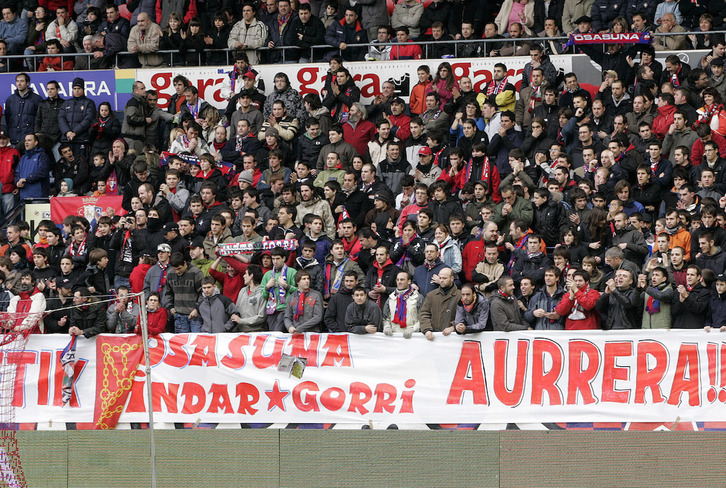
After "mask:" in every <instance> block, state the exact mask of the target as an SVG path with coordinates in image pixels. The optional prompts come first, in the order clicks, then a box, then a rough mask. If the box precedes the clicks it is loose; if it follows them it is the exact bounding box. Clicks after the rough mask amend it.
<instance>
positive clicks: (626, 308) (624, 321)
mask: <svg viewBox="0 0 726 488" xmlns="http://www.w3.org/2000/svg"><path fill="white" fill-rule="evenodd" d="M595 307H596V308H597V309H598V310H600V311H601V312H606V313H607V317H606V319H605V320H604V321H603V323H602V328H603V329H605V330H610V329H639V328H640V316H641V315H640V314H641V312H642V310H641V309H642V308H643V302H642V299H641V296H640V292H639V291H638V290H636V289H635V288H628V289H627V290H618V289H615V290H613V291H611V292H610V293H608V294H606V293H603V294H602V295H600V298H598V299H597V303H596V304H595Z"/></svg>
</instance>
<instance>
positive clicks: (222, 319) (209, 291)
mask: <svg viewBox="0 0 726 488" xmlns="http://www.w3.org/2000/svg"><path fill="white" fill-rule="evenodd" d="M214 285H215V282H214V278H212V277H211V276H207V277H206V278H204V279H203V280H202V298H201V299H200V300H199V303H198V304H197V308H196V309H194V310H192V312H191V313H190V314H189V318H196V317H197V316H198V317H199V319H200V320H201V322H202V330H201V332H202V333H204V334H210V333H211V334H218V333H221V332H232V331H233V330H234V328H235V327H236V324H237V323H238V322H239V321H240V319H241V317H240V315H239V310H238V309H237V306H236V305H235V304H234V302H232V300H230V299H229V298H228V297H226V296H224V295H222V294H220V293H219V290H218V289H217V287H216V286H214ZM192 315H193V316H194V317H192Z"/></svg>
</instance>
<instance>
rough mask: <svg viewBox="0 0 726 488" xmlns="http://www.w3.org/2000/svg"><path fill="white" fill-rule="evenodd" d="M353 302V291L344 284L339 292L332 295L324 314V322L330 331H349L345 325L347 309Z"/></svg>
mask: <svg viewBox="0 0 726 488" xmlns="http://www.w3.org/2000/svg"><path fill="white" fill-rule="evenodd" d="M351 303H353V291H352V290H348V289H347V288H344V287H343V286H341V287H340V289H339V290H338V293H336V294H335V295H333V296H332V297H330V301H329V302H328V308H326V309H325V315H324V316H323V322H324V323H325V327H327V329H328V331H329V332H348V329H346V327H345V311H346V309H347V308H348V305H350V304H351Z"/></svg>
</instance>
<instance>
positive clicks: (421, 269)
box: [413, 260, 448, 297]
mask: <svg viewBox="0 0 726 488" xmlns="http://www.w3.org/2000/svg"><path fill="white" fill-rule="evenodd" d="M444 268H448V266H446V265H445V264H444V263H443V262H441V261H440V260H439V261H438V262H437V263H436V264H435V265H434V267H433V268H431V270H428V269H426V263H424V264H422V265H421V266H417V267H416V269H415V270H414V272H413V283H414V284H415V285H416V286H418V292H419V294H420V295H421V296H423V297H425V296H426V295H427V294H428V292H430V291H434V290H435V289H436V288H438V287H439V285H437V284H435V283H431V278H432V277H433V276H434V275H435V274H439V272H440V271H441V270H442V269H444Z"/></svg>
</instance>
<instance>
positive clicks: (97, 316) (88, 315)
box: [69, 298, 107, 338]
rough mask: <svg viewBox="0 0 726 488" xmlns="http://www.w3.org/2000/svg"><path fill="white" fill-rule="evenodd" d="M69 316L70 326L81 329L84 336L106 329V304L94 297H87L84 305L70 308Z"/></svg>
mask: <svg viewBox="0 0 726 488" xmlns="http://www.w3.org/2000/svg"><path fill="white" fill-rule="evenodd" d="M69 318H70V321H71V326H75V327H78V328H79V329H81V330H82V331H83V336H84V337H86V338H90V337H93V336H95V335H98V334H102V333H104V332H106V331H107V326H106V304H105V303H99V302H96V300H95V299H94V298H91V299H89V301H88V302H86V304H85V305H84V306H81V307H74V308H72V309H71V314H70V317H69Z"/></svg>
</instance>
